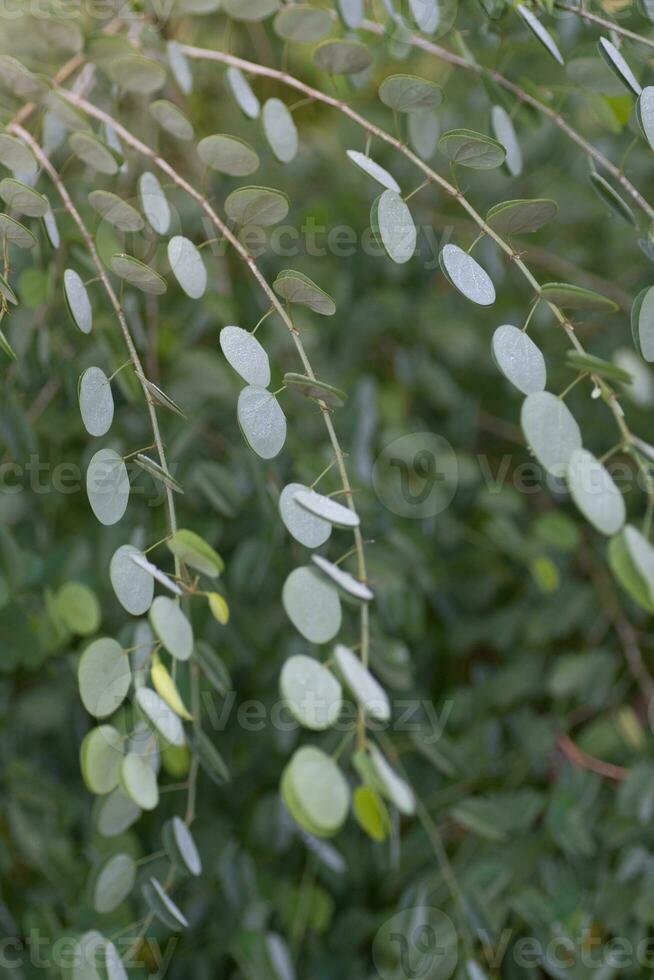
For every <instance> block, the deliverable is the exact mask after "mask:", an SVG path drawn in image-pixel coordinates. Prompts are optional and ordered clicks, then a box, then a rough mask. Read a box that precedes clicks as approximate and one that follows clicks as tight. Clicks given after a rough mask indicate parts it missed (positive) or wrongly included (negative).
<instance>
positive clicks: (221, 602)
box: [208, 592, 229, 626]
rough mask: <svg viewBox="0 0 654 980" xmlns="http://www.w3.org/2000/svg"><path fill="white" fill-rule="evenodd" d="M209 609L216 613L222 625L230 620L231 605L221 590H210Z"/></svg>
mask: <svg viewBox="0 0 654 980" xmlns="http://www.w3.org/2000/svg"><path fill="white" fill-rule="evenodd" d="M208 599H209V609H210V610H211V612H212V613H213V614H214V616H215V618H216V619H217V620H218V622H219V623H220V625H221V626H225V624H226V623H227V622H228V621H229V606H228V605H227V602H226V600H225V599H224V597H223V596H221V594H220V592H209V594H208Z"/></svg>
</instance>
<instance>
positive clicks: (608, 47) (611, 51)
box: [597, 37, 642, 95]
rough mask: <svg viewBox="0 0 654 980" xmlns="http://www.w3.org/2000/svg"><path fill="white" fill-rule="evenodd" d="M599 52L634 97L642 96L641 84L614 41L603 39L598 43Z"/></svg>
mask: <svg viewBox="0 0 654 980" xmlns="http://www.w3.org/2000/svg"><path fill="white" fill-rule="evenodd" d="M597 50H598V51H599V53H600V54H601V56H602V58H603V59H604V61H605V62H606V64H607V65H608V66H609V68H610V69H611V71H613V72H614V74H616V75H617V77H618V78H619V79H620V81H621V82H623V84H624V85H626V87H627V88H628V89H631V91H632V92H633V93H634V95H640V93H641V91H642V88H641V85H640V82H639V81H638V79H637V78H636V76H635V75H634V73H633V72H632V70H631V68H630V67H629V65H628V64H627V62H626V60H625V58H624V56H623V55H622V54H621V53H620V52H619V51H618V49H617V48H616V46H615V44H613V42H612V41H609V40H608V38H605V37H601V38H600V39H599V41H598V42H597Z"/></svg>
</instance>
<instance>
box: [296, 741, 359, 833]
mask: <svg viewBox="0 0 654 980" xmlns="http://www.w3.org/2000/svg"><path fill="white" fill-rule="evenodd" d="M283 793H284V799H285V801H286V802H287V803H290V806H289V809H290V812H291V814H292V816H293V817H295V819H296V820H298V822H299V823H300V825H301V826H303V827H305V829H307V830H309V831H310V832H312V833H314V834H315V835H316V836H318V837H329V836H331V835H333V834H335V833H336V832H337V830H339V828H340V827H341V826H342V824H343V823H344V822H345V818H346V817H347V812H348V808H349V805H350V790H349V787H348V785H347V782H346V781H345V778H344V776H343V774H342V772H341V770H340V769H339V768H338V766H337V765H336V763H335V762H334V760H333V759H331V758H330V757H329V756H328V755H325V753H324V752H322V751H321V750H320V749H317V748H315V747H314V746H312V745H306V746H304V747H303V748H301V749H298V750H297V751H296V752H295V754H294V755H293V756H292V758H291V761H290V762H289V764H288V766H287V768H286V771H285V774H284V778H283Z"/></svg>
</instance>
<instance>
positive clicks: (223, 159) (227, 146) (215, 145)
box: [198, 133, 259, 177]
mask: <svg viewBox="0 0 654 980" xmlns="http://www.w3.org/2000/svg"><path fill="white" fill-rule="evenodd" d="M198 156H199V157H200V159H201V160H202V162H203V163H205V164H206V165H207V167H211V169H212V170H217V171H219V172H220V173H223V174H229V176H230V177H245V176H247V175H248V174H253V173H254V172H255V170H257V169H258V167H259V157H258V155H257V153H256V152H255V150H253V149H252V147H251V146H250V144H249V143H246V142H245V140H242V139H239V137H238V136H228V135H226V134H225V133H215V134H214V135H213V136H205V138H204V139H203V140H200V142H199V143H198Z"/></svg>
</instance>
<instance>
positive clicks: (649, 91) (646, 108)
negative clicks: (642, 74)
mask: <svg viewBox="0 0 654 980" xmlns="http://www.w3.org/2000/svg"><path fill="white" fill-rule="evenodd" d="M637 113H638V121H639V122H640V125H641V127H642V130H643V133H644V134H645V139H646V140H647V142H648V143H649V145H650V147H651V148H652V149H653V150H654V85H646V86H645V88H644V89H643V91H642V92H641V93H640V95H639V96H638V103H637Z"/></svg>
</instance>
